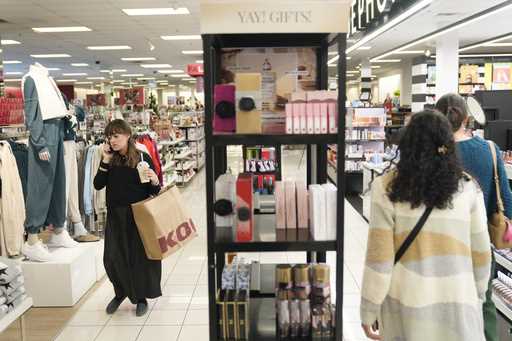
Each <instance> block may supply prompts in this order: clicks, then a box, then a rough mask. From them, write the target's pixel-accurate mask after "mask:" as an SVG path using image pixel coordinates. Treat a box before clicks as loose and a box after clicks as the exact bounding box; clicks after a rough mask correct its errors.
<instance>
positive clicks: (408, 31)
mask: <svg viewBox="0 0 512 341" xmlns="http://www.w3.org/2000/svg"><path fill="white" fill-rule="evenodd" d="M504 3H511V1H504V0H434V1H433V2H432V4H431V5H429V6H428V7H427V8H425V9H424V10H422V11H420V12H418V13H416V14H415V15H414V16H412V17H410V18H409V19H407V20H405V21H403V22H402V23H401V24H399V25H397V26H395V27H394V28H392V29H391V30H389V31H387V32H385V33H384V34H382V35H380V36H379V37H377V38H376V39H374V40H373V41H371V42H369V43H368V44H366V45H368V46H371V47H372V48H371V49H370V50H356V51H354V52H353V53H351V54H350V55H349V56H350V57H352V58H351V60H349V61H348V62H347V67H348V69H350V70H353V69H354V68H355V67H356V66H357V65H358V64H360V63H361V61H362V60H363V59H365V58H374V57H377V56H380V55H382V54H384V53H386V52H388V51H391V50H393V49H396V48H398V47H400V46H402V45H405V44H407V43H410V42H412V41H414V40H416V39H418V38H420V37H423V36H425V35H428V34H430V33H432V32H435V31H436V30H439V29H441V28H444V27H446V26H449V25H451V24H453V23H456V22H458V21H461V20H463V19H466V18H468V17H470V16H472V15H475V14H477V13H480V12H482V11H484V10H486V9H488V8H491V7H493V6H496V5H500V4H504ZM510 18H512V7H509V8H508V9H506V10H504V11H502V12H500V13H498V14H495V15H492V16H490V17H487V18H485V19H482V20H480V21H477V22H475V23H474V24H471V25H468V26H465V27H463V28H461V29H460V30H458V31H457V32H456V33H457V35H458V37H459V45H460V46H461V47H462V46H467V45H471V44H475V43H478V42H481V41H486V40H489V39H492V38H494V37H497V36H501V35H505V34H509V33H511V32H512V25H511V24H510ZM503 42H507V41H503ZM349 46H350V44H349ZM427 49H429V50H431V51H432V53H433V54H435V51H436V43H435V40H433V41H428V42H426V43H423V44H420V45H417V46H414V47H411V48H410V49H409V50H419V51H425V50H427ZM510 52H512V47H505V48H504V47H501V48H494V47H493V48H491V47H485V48H479V49H474V50H470V51H467V52H464V53H510ZM420 55H421V54H418V55H391V56H388V57H386V59H402V60H405V59H412V58H414V57H417V56H420ZM378 65H380V66H381V69H379V70H375V71H374V73H375V74H376V75H379V74H384V73H386V72H387V71H389V70H391V69H396V68H397V67H399V64H378ZM353 78H354V77H352V79H353Z"/></svg>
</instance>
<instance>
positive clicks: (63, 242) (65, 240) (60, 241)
mask: <svg viewBox="0 0 512 341" xmlns="http://www.w3.org/2000/svg"><path fill="white" fill-rule="evenodd" d="M47 245H48V246H49V247H65V248H73V247H77V246H78V245H79V244H78V243H77V242H75V241H74V240H73V238H71V237H70V236H69V232H68V230H64V231H62V232H61V233H59V234H57V233H52V236H51V237H50V240H49V241H48V243H47Z"/></svg>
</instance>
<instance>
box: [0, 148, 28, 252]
mask: <svg viewBox="0 0 512 341" xmlns="http://www.w3.org/2000/svg"><path fill="white" fill-rule="evenodd" d="M0 179H2V187H1V193H0V255H2V256H11V257H12V256H18V255H20V254H21V247H22V245H23V235H24V227H23V223H24V222H25V200H24V198H23V187H22V185H21V180H20V176H19V172H18V166H17V163H16V159H15V157H14V154H13V151H12V149H11V145H10V144H9V143H8V142H6V141H0Z"/></svg>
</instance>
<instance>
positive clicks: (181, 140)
mask: <svg viewBox="0 0 512 341" xmlns="http://www.w3.org/2000/svg"><path fill="white" fill-rule="evenodd" d="M181 142H185V138H179V139H177V140H174V141H173V140H165V141H159V142H158V144H159V145H162V146H175V145H177V144H179V143H181Z"/></svg>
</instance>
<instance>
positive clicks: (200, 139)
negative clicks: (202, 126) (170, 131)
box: [185, 136, 204, 142]
mask: <svg viewBox="0 0 512 341" xmlns="http://www.w3.org/2000/svg"><path fill="white" fill-rule="evenodd" d="M202 140H204V136H203V137H200V138H197V139H192V140H185V142H197V141H202Z"/></svg>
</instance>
